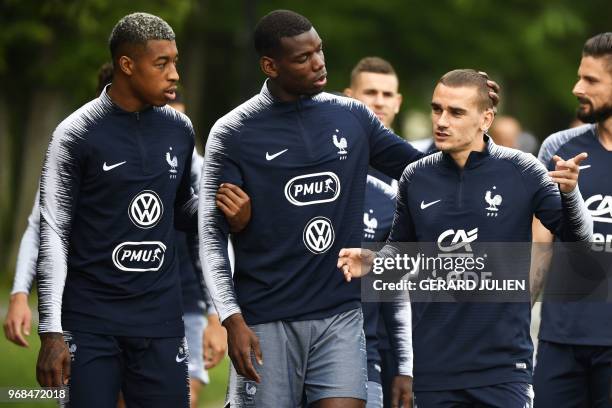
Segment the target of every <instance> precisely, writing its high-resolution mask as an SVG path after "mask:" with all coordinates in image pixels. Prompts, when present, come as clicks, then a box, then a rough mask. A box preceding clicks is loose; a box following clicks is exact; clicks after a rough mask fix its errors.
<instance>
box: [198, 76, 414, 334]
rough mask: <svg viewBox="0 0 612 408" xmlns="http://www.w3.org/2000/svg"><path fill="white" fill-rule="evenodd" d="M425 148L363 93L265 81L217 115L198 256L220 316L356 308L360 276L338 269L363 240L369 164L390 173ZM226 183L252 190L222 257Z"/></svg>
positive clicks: (282, 315) (320, 313) (279, 316)
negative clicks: (391, 124)
mask: <svg viewBox="0 0 612 408" xmlns="http://www.w3.org/2000/svg"><path fill="white" fill-rule="evenodd" d="M421 156H422V153H420V152H418V151H417V150H415V149H414V148H413V147H411V146H410V145H409V144H408V143H407V142H405V141H404V140H402V139H401V138H399V137H398V136H396V135H395V134H393V133H392V132H391V131H390V130H389V129H386V128H385V127H384V126H383V125H382V124H381V123H380V121H379V120H378V119H377V118H376V116H375V115H374V114H373V113H372V112H371V111H370V110H369V109H368V108H367V107H366V106H365V105H363V104H362V103H360V102H358V101H356V100H354V99H351V98H346V97H342V96H336V95H332V94H329V93H320V94H317V95H315V96H312V97H303V98H301V99H299V100H298V101H296V102H280V101H278V100H276V99H275V98H274V97H273V96H272V95H271V94H270V92H269V91H268V87H267V84H264V86H263V88H262V90H261V92H260V93H259V94H258V95H256V96H254V97H253V98H251V99H250V100H249V101H247V102H245V103H243V104H242V105H240V106H239V107H237V108H236V109H234V110H233V111H231V112H230V113H229V114H227V115H226V116H224V117H223V118H221V119H220V120H219V121H218V122H217V123H216V124H215V126H214V127H213V129H212V130H211V133H210V136H209V138H208V141H207V146H206V154H205V164H204V174H203V176H202V185H201V188H200V193H201V194H200V211H199V214H200V216H199V224H200V237H201V242H202V245H201V247H200V248H201V249H200V250H201V256H200V258H201V259H202V261H203V262H206V263H207V265H203V267H204V269H205V270H206V271H207V287H208V289H209V291H210V292H211V297H212V298H213V301H214V303H215V306H216V308H217V310H218V312H219V314H220V317H221V319H225V318H227V317H228V316H230V315H232V314H234V313H239V312H242V314H243V315H244V318H245V320H246V322H247V323H249V324H258V323H266V322H272V321H278V320H304V319H317V318H325V317H329V316H332V315H334V314H337V313H340V312H343V311H346V310H350V309H354V308H358V307H360V286H359V282H358V281H353V282H351V283H350V284H347V283H346V282H345V281H344V279H343V275H342V273H341V272H340V271H339V270H338V269H337V267H336V263H337V260H338V253H339V251H340V249H341V248H344V247H359V246H360V244H361V240H362V233H363V227H362V225H363V222H362V219H363V208H364V207H363V200H364V191H365V186H366V176H367V171H368V165H370V164H371V165H372V166H373V167H374V168H377V169H378V170H380V171H382V172H384V173H386V174H387V175H388V176H390V177H393V178H397V177H399V176H400V175H401V172H402V170H403V169H404V167H405V166H406V165H407V164H408V163H410V162H412V161H414V160H416V159H418V158H420V157H421ZM221 182H233V183H235V184H238V185H240V186H242V188H243V189H244V190H245V191H246V192H247V193H248V194H249V195H250V197H251V202H252V217H251V221H250V223H249V225H248V226H247V227H246V229H245V230H244V231H242V232H240V233H239V234H236V235H235V237H234V247H235V252H236V268H235V274H234V276H233V278H232V276H231V273H230V268H229V262H228V259H227V250H226V248H227V232H228V227H227V223H226V221H225V220H224V219H223V218H222V217H221V213H220V211H219V210H218V209H217V208H216V206H215V192H216V190H217V188H218V186H219V184H220V183H221Z"/></svg>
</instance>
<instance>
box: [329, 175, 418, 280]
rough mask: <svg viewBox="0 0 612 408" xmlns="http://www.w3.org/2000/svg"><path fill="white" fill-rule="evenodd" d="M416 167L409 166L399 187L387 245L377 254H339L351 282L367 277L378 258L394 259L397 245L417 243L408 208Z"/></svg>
mask: <svg viewBox="0 0 612 408" xmlns="http://www.w3.org/2000/svg"><path fill="white" fill-rule="evenodd" d="M413 168H414V166H408V167H407V168H406V170H405V171H404V174H403V175H402V177H401V179H400V182H399V187H398V195H397V202H396V206H395V213H394V216H393V224H392V226H391V232H390V233H389V238H388V239H387V244H386V245H385V246H384V247H383V248H382V249H381V250H380V251H378V252H377V253H374V252H372V251H370V250H368V249H362V248H342V249H341V250H340V253H339V254H338V263H337V267H338V269H340V270H342V272H343V273H344V278H345V280H346V281H347V282H350V281H351V279H352V278H360V277H362V276H364V275H367V274H368V273H369V272H370V270H371V269H372V265H373V264H374V262H375V259H376V258H393V257H395V256H396V255H397V254H399V252H400V250H399V249H398V247H397V245H396V244H395V243H401V242H415V241H416V233H415V230H414V222H413V219H412V215H411V214H410V208H409V207H408V189H409V187H410V180H409V177H410V175H411V174H412V170H413Z"/></svg>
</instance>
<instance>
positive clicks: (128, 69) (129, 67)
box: [118, 55, 134, 76]
mask: <svg viewBox="0 0 612 408" xmlns="http://www.w3.org/2000/svg"><path fill="white" fill-rule="evenodd" d="M118 63H119V69H120V70H121V71H122V72H123V73H124V74H125V75H127V76H132V74H133V73H134V60H133V59H131V58H130V57H128V56H127V55H122V56H120V57H119V60H118Z"/></svg>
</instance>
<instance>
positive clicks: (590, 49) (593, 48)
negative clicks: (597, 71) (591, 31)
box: [582, 32, 612, 70]
mask: <svg viewBox="0 0 612 408" xmlns="http://www.w3.org/2000/svg"><path fill="white" fill-rule="evenodd" d="M582 56H583V57H594V58H607V59H608V63H607V64H606V65H607V67H608V70H612V32H607V33H601V34H597V35H596V36H594V37H591V38H589V39H588V40H587V41H586V43H584V47H583V48H582Z"/></svg>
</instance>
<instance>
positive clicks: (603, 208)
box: [585, 194, 612, 223]
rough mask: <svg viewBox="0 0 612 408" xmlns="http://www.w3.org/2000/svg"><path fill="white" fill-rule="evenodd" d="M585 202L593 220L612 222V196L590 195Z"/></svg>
mask: <svg viewBox="0 0 612 408" xmlns="http://www.w3.org/2000/svg"><path fill="white" fill-rule="evenodd" d="M585 204H586V206H587V208H588V210H589V212H590V213H591V216H592V217H593V221H597V222H607V223H612V196H604V195H601V194H596V195H594V196H591V197H589V199H588V200H586V201H585Z"/></svg>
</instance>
